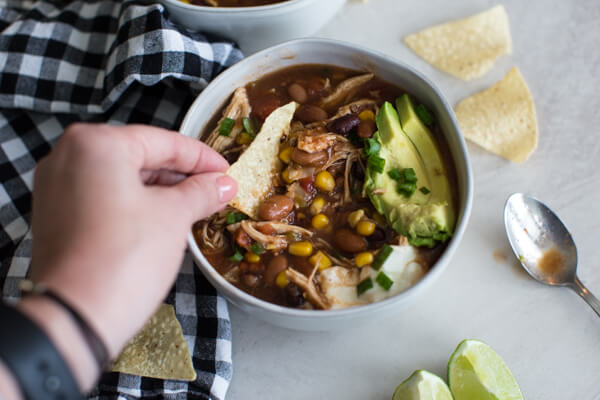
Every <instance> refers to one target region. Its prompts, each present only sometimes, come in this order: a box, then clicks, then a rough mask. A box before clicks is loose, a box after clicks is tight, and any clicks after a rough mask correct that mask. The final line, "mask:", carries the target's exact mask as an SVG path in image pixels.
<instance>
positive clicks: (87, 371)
mask: <svg viewBox="0 0 600 400" xmlns="http://www.w3.org/2000/svg"><path fill="white" fill-rule="evenodd" d="M17 308H18V309H20V310H21V312H23V313H24V314H26V315H27V316H28V317H29V318H31V320H33V321H34V322H35V323H36V324H37V325H38V326H39V327H40V328H41V329H42V330H43V331H44V332H45V333H46V335H48V337H49V339H50V340H51V341H52V343H54V345H55V346H56V348H57V350H58V351H59V353H60V354H61V355H62V357H63V359H64V360H65V362H66V363H67V365H68V366H69V368H70V370H71V373H72V374H73V377H74V378H75V380H76V381H77V383H78V385H79V388H80V389H81V390H82V391H84V392H87V391H89V390H90V389H91V388H92V387H93V385H94V383H95V382H96V379H97V378H98V376H99V374H100V372H101V371H100V370H99V368H98V365H97V363H96V360H95V358H94V356H93V354H92V351H91V349H90V348H89V346H88V345H87V343H86V341H85V340H84V338H83V336H82V334H81V331H80V329H79V327H78V326H77V323H76V322H75V321H74V320H73V318H72V317H71V316H70V315H69V313H68V312H67V311H66V310H64V309H63V308H62V306H60V305H59V304H56V303H55V302H53V301H52V300H50V299H47V298H45V297H43V296H36V295H32V296H27V297H25V298H24V299H23V300H21V301H20V302H19V304H18V305H17Z"/></svg>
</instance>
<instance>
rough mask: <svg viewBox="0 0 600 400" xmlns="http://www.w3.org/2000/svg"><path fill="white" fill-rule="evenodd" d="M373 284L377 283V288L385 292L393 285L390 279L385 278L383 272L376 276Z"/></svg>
mask: <svg viewBox="0 0 600 400" xmlns="http://www.w3.org/2000/svg"><path fill="white" fill-rule="evenodd" d="M375 282H377V283H378V284H379V286H381V287H382V288H384V289H385V290H390V288H391V287H392V285H393V284H394V281H393V280H391V279H390V277H389V276H387V275H386V274H385V273H384V272H383V271H381V272H380V273H378V274H377V277H376V278H375Z"/></svg>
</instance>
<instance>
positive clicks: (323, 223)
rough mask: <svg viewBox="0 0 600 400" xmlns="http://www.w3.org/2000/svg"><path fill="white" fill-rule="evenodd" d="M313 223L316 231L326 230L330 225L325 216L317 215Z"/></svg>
mask: <svg viewBox="0 0 600 400" xmlns="http://www.w3.org/2000/svg"><path fill="white" fill-rule="evenodd" d="M311 223H312V227H313V228H315V229H324V228H326V227H327V225H329V218H327V215H325V214H317V215H315V216H314V217H313V218H312V221H311Z"/></svg>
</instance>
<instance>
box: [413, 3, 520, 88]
mask: <svg viewBox="0 0 600 400" xmlns="http://www.w3.org/2000/svg"><path fill="white" fill-rule="evenodd" d="M404 41H405V42H406V44H407V45H408V47H410V48H411V49H412V50H413V51H414V52H415V53H417V54H418V55H419V56H420V57H422V58H423V59H424V60H425V61H427V62H428V63H430V64H432V65H433V66H435V67H437V68H439V69H441V70H442V71H445V72H448V73H449V74H452V75H454V76H456V77H458V78H460V79H464V80H465V81H468V80H471V79H473V78H477V77H480V76H482V75H483V74H485V73H486V72H487V71H489V70H490V68H492V65H493V64H494V61H496V59H497V58H498V57H500V56H501V55H503V54H510V53H511V52H512V40H511V37H510V28H509V25H508V16H507V15H506V10H505V9H504V6H502V5H498V6H496V7H494V8H491V9H490V10H488V11H484V12H482V13H480V14H476V15H473V16H472V17H469V18H465V19H461V20H458V21H453V22H448V23H445V24H441V25H437V26H434V27H431V28H428V29H425V30H423V31H421V32H418V33H414V34H412V35H409V36H407V37H406V38H404Z"/></svg>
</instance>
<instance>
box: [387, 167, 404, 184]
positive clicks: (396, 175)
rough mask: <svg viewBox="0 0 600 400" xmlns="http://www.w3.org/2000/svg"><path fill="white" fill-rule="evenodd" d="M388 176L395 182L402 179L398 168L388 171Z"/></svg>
mask: <svg viewBox="0 0 600 400" xmlns="http://www.w3.org/2000/svg"><path fill="white" fill-rule="evenodd" d="M388 175H389V176H390V178H392V179H393V180H395V181H399V180H400V179H402V177H403V175H402V172H400V170H399V169H398V168H393V169H390V170H389V171H388Z"/></svg>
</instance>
